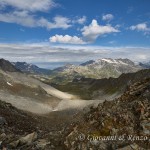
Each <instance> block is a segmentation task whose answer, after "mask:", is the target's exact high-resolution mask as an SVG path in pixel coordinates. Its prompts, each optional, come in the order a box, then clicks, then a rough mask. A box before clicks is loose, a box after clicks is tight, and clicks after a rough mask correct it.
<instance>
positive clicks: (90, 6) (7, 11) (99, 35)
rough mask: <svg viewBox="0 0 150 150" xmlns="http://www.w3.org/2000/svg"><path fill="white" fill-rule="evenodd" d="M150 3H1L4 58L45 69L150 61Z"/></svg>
mask: <svg viewBox="0 0 150 150" xmlns="http://www.w3.org/2000/svg"><path fill="white" fill-rule="evenodd" d="M149 6H150V0H126V1H121V0H82V1H81V0H25V1H24V0H1V1H0V58H4V59H7V60H10V61H13V62H14V61H26V62H28V63H33V64H36V65H38V66H40V67H43V68H55V67H58V66H61V65H64V64H66V63H73V64H80V63H82V62H85V61H88V60H91V59H100V58H129V59H131V60H133V61H136V62H147V61H150V7H149Z"/></svg>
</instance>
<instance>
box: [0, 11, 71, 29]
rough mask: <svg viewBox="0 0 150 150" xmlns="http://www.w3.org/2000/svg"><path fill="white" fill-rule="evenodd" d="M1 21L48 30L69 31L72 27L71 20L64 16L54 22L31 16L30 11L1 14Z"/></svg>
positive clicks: (55, 18)
mask: <svg viewBox="0 0 150 150" xmlns="http://www.w3.org/2000/svg"><path fill="white" fill-rule="evenodd" d="M0 21H3V22H7V23H17V24H19V25H22V26H26V27H45V28H47V29H54V28H62V29H67V28H69V27H71V24H70V22H71V21H70V19H68V18H66V17H63V16H56V17H54V18H53V21H49V20H47V19H45V18H42V17H41V18H37V17H36V16H35V15H31V14H30V13H29V12H28V11H14V12H11V13H1V14H0Z"/></svg>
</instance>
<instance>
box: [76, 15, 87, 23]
mask: <svg viewBox="0 0 150 150" xmlns="http://www.w3.org/2000/svg"><path fill="white" fill-rule="evenodd" d="M76 22H77V23H79V24H84V23H85V22H86V16H83V17H81V18H78V19H77V20H76Z"/></svg>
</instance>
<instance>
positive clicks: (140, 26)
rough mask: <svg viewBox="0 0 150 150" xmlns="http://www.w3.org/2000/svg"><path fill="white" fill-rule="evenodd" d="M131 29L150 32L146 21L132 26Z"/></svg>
mask: <svg viewBox="0 0 150 150" xmlns="http://www.w3.org/2000/svg"><path fill="white" fill-rule="evenodd" d="M130 30H136V31H144V32H149V31H150V28H149V27H148V26H147V24H146V23H139V24H137V25H133V26H131V27H130Z"/></svg>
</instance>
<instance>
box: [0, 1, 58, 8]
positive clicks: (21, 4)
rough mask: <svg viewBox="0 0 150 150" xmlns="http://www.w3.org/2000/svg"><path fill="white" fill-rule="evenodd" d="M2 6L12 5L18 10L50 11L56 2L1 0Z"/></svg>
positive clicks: (0, 4)
mask: <svg viewBox="0 0 150 150" xmlns="http://www.w3.org/2000/svg"><path fill="white" fill-rule="evenodd" d="M0 6H1V7H7V6H11V7H13V8H15V9H17V10H26V11H48V10H49V9H50V8H52V7H54V6H56V4H55V3H54V1H53V0H1V1H0Z"/></svg>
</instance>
